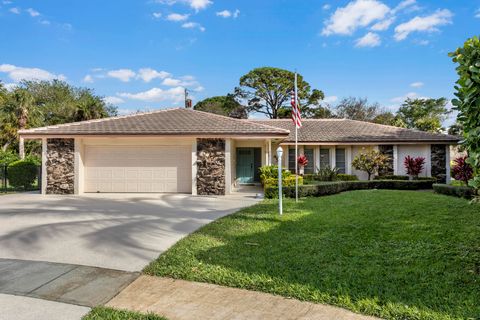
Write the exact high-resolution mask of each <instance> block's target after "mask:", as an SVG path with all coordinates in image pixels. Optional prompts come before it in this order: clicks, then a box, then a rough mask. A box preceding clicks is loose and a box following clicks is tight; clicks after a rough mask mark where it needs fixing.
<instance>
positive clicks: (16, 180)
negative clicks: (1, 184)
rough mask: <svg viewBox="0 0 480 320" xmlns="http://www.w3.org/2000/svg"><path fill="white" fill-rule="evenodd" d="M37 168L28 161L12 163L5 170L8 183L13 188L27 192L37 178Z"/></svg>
mask: <svg viewBox="0 0 480 320" xmlns="http://www.w3.org/2000/svg"><path fill="white" fill-rule="evenodd" d="M37 172H38V166H37V165H36V164H35V163H33V162H32V161H29V160H18V161H15V162H12V163H11V164H10V165H9V166H8V168H7V174H8V182H9V184H10V185H11V186H13V187H15V188H19V187H23V188H24V189H25V190H27V189H28V188H29V187H31V186H32V184H33V183H34V182H35V180H36V178H37Z"/></svg>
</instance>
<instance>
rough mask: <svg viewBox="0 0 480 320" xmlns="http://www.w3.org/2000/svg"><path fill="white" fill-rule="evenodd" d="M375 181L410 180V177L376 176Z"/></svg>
mask: <svg viewBox="0 0 480 320" xmlns="http://www.w3.org/2000/svg"><path fill="white" fill-rule="evenodd" d="M373 179H374V180H409V177H408V176H393V175H392V176H376V177H375V178H373Z"/></svg>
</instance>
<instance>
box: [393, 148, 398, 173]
mask: <svg viewBox="0 0 480 320" xmlns="http://www.w3.org/2000/svg"><path fill="white" fill-rule="evenodd" d="M393 175H394V176H397V175H398V146H397V145H396V144H395V145H393Z"/></svg>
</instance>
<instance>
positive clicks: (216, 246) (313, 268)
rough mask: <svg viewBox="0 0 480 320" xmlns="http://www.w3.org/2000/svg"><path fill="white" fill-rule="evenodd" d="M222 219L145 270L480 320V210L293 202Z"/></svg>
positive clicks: (376, 196)
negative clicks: (280, 209)
mask: <svg viewBox="0 0 480 320" xmlns="http://www.w3.org/2000/svg"><path fill="white" fill-rule="evenodd" d="M284 210H285V215H284V216H282V217H279V216H278V214H277V203H276V201H274V200H265V201H264V202H263V203H261V204H258V205H256V206H253V207H250V208H247V209H244V210H242V211H240V212H238V213H236V214H233V215H231V216H228V217H225V218H222V219H220V220H217V221H215V222H213V223H211V224H210V225H207V226H205V227H204V228H202V229H200V230H199V231H197V232H196V233H194V234H192V235H190V236H188V237H186V238H185V239H183V240H181V241H180V242H178V243H177V244H176V245H174V246H173V247H172V248H171V249H170V250H168V251H167V252H166V253H164V254H163V255H161V256H160V257H159V258H158V259H157V260H156V261H154V262H152V263H151V264H150V265H149V266H148V267H146V268H145V270H144V272H145V273H147V274H150V275H157V276H167V277H172V278H181V279H186V280H192V281H201V282H210V283H216V284H220V285H225V286H232V287H239V288H245V289H249V290H258V291H264V292H269V293H274V294H279V295H282V296H286V297H293V298H297V299H301V300H308V301H313V302H319V303H328V304H333V305H337V306H341V307H344V308H348V309H350V310H353V311H356V312H360V313H364V314H369V315H376V316H380V317H383V318H387V319H464V318H472V319H477V318H478V317H479V316H480V206H478V205H469V204H468V202H467V201H466V200H462V199H457V198H451V197H447V196H443V195H437V194H433V193H430V192H414V191H392V190H363V191H353V192H346V193H342V194H337V195H334V196H328V197H321V198H308V199H302V200H301V201H300V203H299V204H298V205H295V203H294V201H292V200H285V209H284Z"/></svg>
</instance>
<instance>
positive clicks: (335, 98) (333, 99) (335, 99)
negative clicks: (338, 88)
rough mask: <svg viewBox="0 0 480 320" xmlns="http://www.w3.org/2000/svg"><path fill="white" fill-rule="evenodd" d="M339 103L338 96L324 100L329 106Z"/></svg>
mask: <svg viewBox="0 0 480 320" xmlns="http://www.w3.org/2000/svg"><path fill="white" fill-rule="evenodd" d="M336 101H338V97H337V96H327V97H325V98H324V99H323V102H325V103H327V104H331V103H334V102H336Z"/></svg>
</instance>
